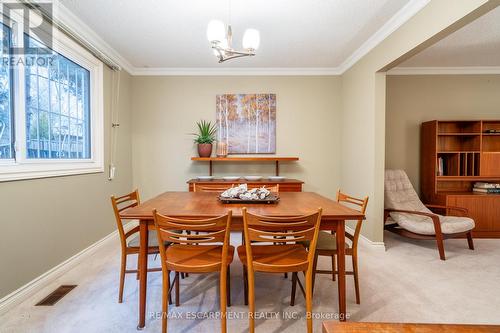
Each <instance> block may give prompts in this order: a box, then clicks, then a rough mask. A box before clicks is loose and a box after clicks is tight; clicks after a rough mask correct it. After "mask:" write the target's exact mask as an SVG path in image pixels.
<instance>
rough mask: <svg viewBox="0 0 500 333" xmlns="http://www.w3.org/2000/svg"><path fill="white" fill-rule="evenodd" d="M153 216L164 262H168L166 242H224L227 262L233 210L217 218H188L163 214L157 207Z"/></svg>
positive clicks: (212, 243) (223, 259) (194, 243)
mask: <svg viewBox="0 0 500 333" xmlns="http://www.w3.org/2000/svg"><path fill="white" fill-rule="evenodd" d="M153 216H154V223H155V227H156V234H157V236H158V244H159V247H160V254H161V257H162V264H163V263H166V259H167V258H166V257H165V250H166V246H165V242H168V243H170V244H177V245H181V246H182V245H195V246H206V245H214V244H222V245H223V248H222V250H223V252H222V253H223V258H222V263H223V264H224V263H226V262H227V248H228V246H229V235H230V228H231V217H232V211H229V212H228V214H227V215H222V216H219V217H215V218H210V219H190V220H187V219H178V218H173V217H169V216H165V215H161V214H159V213H158V212H157V211H156V209H155V210H154V211H153Z"/></svg>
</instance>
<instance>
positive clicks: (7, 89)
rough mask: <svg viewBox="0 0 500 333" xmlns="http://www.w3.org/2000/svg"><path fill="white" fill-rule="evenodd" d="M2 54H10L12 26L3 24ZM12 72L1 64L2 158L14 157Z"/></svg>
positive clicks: (0, 120) (0, 125)
mask: <svg viewBox="0 0 500 333" xmlns="http://www.w3.org/2000/svg"><path fill="white" fill-rule="evenodd" d="M1 28H2V30H1V43H2V48H1V50H0V55H1V57H2V59H4V57H5V56H6V55H8V54H9V50H10V28H9V27H7V26H5V25H3V24H1ZM11 81H12V74H11V70H10V68H9V66H8V65H7V64H5V63H4V62H2V64H1V65H0V160H5V159H12V158H13V155H14V154H13V143H14V140H13V135H12V134H13V130H12V96H11Z"/></svg>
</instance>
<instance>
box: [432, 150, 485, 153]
mask: <svg viewBox="0 0 500 333" xmlns="http://www.w3.org/2000/svg"><path fill="white" fill-rule="evenodd" d="M437 153H438V154H458V153H480V151H479V150H453V151H452V150H443V151H438V152H437Z"/></svg>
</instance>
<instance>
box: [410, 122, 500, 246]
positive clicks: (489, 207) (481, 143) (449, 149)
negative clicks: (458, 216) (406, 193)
mask: <svg viewBox="0 0 500 333" xmlns="http://www.w3.org/2000/svg"><path fill="white" fill-rule="evenodd" d="M491 130H496V131H500V120H498V121H493V120H483V121H481V120H478V121H448V120H447V121H438V120H433V121H428V122H425V123H422V127H421V156H420V162H421V165H420V174H421V177H420V181H421V190H422V199H423V200H424V202H426V203H433V204H441V205H443V204H447V205H451V206H461V207H465V208H467V209H469V213H470V215H471V217H472V218H474V220H475V222H476V228H475V231H474V235H475V236H476V237H492V238H493V237H494V238H500V195H497V194H477V193H474V192H472V188H473V186H474V183H475V182H478V181H484V182H500V132H499V133H490V131H491ZM440 165H441V167H440Z"/></svg>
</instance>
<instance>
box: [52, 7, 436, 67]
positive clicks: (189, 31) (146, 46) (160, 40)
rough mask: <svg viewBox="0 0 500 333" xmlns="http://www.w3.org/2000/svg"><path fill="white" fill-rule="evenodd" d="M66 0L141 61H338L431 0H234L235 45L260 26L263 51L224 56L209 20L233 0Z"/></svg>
mask: <svg viewBox="0 0 500 333" xmlns="http://www.w3.org/2000/svg"><path fill="white" fill-rule="evenodd" d="M60 2H61V3H62V4H63V5H64V6H65V7H66V8H67V9H69V10H70V11H71V12H72V13H73V14H74V15H75V16H76V17H78V18H79V19H80V20H81V21H82V22H84V23H85V24H86V25H87V26H89V27H90V28H91V29H92V30H93V31H94V32H95V33H96V34H97V35H98V36H99V37H100V38H102V39H103V40H104V41H105V42H106V43H107V44H108V45H109V46H111V47H112V48H113V49H114V50H115V51H116V52H117V53H119V54H120V55H121V56H122V57H123V58H125V59H126V61H128V62H129V63H130V64H131V65H132V66H133V67H135V68H227V67H230V68H235V67H241V68H337V67H339V66H341V65H342V64H344V63H345V62H346V61H347V60H348V59H349V58H350V57H351V58H352V55H353V54H354V53H355V52H356V51H357V50H358V49H360V48H361V47H362V46H363V45H365V46H366V44H367V42H370V39H372V40H373V35H374V33H375V32H377V31H378V30H380V29H381V28H385V30H386V33H387V34H389V33H390V32H392V31H393V30H392V31H388V30H389V29H387V25H388V24H389V23H391V24H392V25H393V26H394V25H395V24H396V23H395V21H396V20H395V18H397V17H398V15H399V17H401V16H403V15H402V13H403V12H404V11H405V10H406V12H408V9H409V7H410V6H411V5H414V4H415V3H416V2H419V3H420V4H422V3H424V4H426V3H427V2H426V1H422V0H376V1H373V0H370V1H367V0H302V1H301V0H273V1H270V0H252V1H248V0H247V1H244V0H232V3H231V21H232V26H233V33H234V37H233V44H234V46H235V47H238V46H239V45H241V38H242V34H243V31H244V30H245V29H246V28H256V29H258V30H260V33H261V46H260V49H259V50H258V53H257V56H255V57H251V58H242V59H239V60H237V61H232V62H231V61H229V62H227V63H224V64H218V63H217V59H216V57H215V56H214V55H213V54H212V52H211V50H210V48H209V43H208V41H207V39H206V26H207V23H208V22H209V21H210V20H211V19H222V20H223V21H225V22H227V21H228V12H229V10H228V8H229V2H228V0H212V1H208V0H183V1H171V0H141V1H137V0H85V1H82V0H60ZM405 6H406V7H405ZM422 6H423V5H421V6H420V8H421V7H422ZM413 7H415V6H413ZM420 8H418V9H420ZM413 10H414V11H415V9H414V8H413ZM415 12H416V11H415ZM413 14H414V13H413ZM413 14H412V15H413ZM404 17H405V20H407V19H408V18H409V17H411V16H408V14H406V15H405V16H404ZM402 23H404V22H399V24H402ZM384 25H385V26H384ZM395 28H397V26H396V27H395ZM382 30H383V29H382ZM379 37H380V36H379ZM382 37H384V38H385V37H386V35H385V36H382ZM373 46H374V45H372V47H373Z"/></svg>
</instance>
